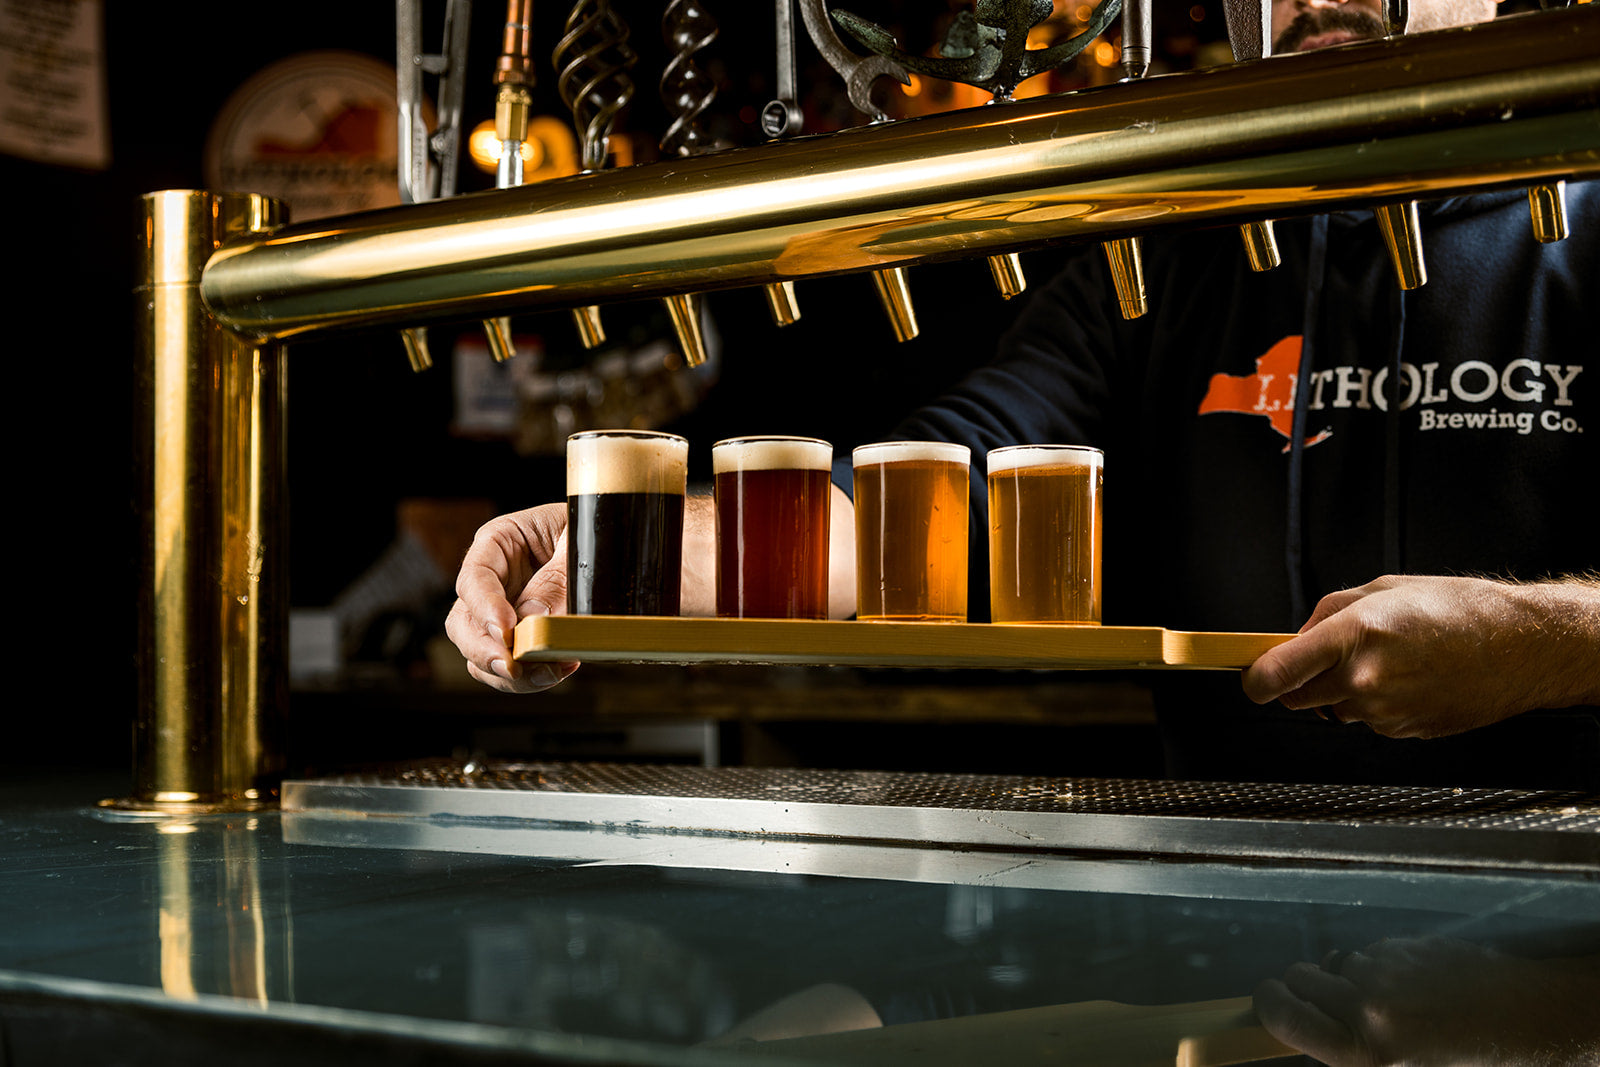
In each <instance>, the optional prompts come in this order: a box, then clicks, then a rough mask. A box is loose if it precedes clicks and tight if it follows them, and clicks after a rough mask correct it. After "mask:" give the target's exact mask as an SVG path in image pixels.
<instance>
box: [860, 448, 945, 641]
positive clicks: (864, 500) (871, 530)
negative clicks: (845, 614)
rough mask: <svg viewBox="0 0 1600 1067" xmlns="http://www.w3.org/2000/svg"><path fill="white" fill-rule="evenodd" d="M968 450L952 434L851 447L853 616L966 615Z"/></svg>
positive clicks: (925, 618)
mask: <svg viewBox="0 0 1600 1067" xmlns="http://www.w3.org/2000/svg"><path fill="white" fill-rule="evenodd" d="M971 455H972V453H971V450H970V449H968V448H967V447H966V446H965V445H958V444H951V443H950V442H947V441H883V442H878V443H875V444H868V445H862V446H861V447H859V448H857V449H855V450H854V451H853V452H852V453H851V463H852V466H853V468H854V472H855V509H856V618H858V619H862V620H866V621H873V622H966V621H967V515H968V511H969V508H968V491H969V482H968V468H969V466H970V460H971Z"/></svg>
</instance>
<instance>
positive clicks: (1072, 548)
mask: <svg viewBox="0 0 1600 1067" xmlns="http://www.w3.org/2000/svg"><path fill="white" fill-rule="evenodd" d="M988 463H989V608H990V615H991V618H992V619H993V620H994V621H995V622H1067V623H1091V624H1096V625H1098V624H1099V622H1100V541H1101V536H1102V533H1101V527H1102V525H1103V521H1104V519H1103V506H1102V503H1101V486H1102V483H1103V482H1104V479H1105V456H1104V454H1103V453H1102V452H1101V451H1100V450H1099V449H1098V448H1081V447H1077V446H1071V445H1016V446H1013V447H1010V448H997V449H995V450H994V451H992V452H990V453H989V457H988Z"/></svg>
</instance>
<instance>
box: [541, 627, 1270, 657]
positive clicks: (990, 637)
mask: <svg viewBox="0 0 1600 1067" xmlns="http://www.w3.org/2000/svg"><path fill="white" fill-rule="evenodd" d="M1292 636H1294V635H1293V634H1271V633H1196V632H1190V631H1184V630H1166V629H1162V628H1161V627H1159V626H1072V625H1022V624H1011V623H1007V624H996V623H943V622H853V621H852V622H846V621H826V622H821V621H796V620H790V619H712V618H668V617H664V616H620V615H547V616H536V617H532V618H527V619H523V620H522V621H521V622H519V623H518V624H517V629H516V635H515V640H514V642H513V645H512V655H513V656H514V657H515V658H516V659H518V660H589V661H592V662H610V663H796V664H812V665H816V666H854V667H923V668H927V667H989V668H1012V669H1016V668H1027V669H1041V670H1065V669H1099V670H1109V669H1126V668H1138V669H1184V670H1196V669H1216V670H1223V669H1239V668H1243V667H1248V666H1249V665H1250V664H1251V663H1253V662H1255V660H1256V658H1257V657H1258V656H1260V655H1261V654H1262V653H1263V652H1265V651H1266V650H1267V649H1269V648H1272V647H1273V646H1275V645H1279V644H1282V643H1283V642H1284V641H1287V640H1289V638H1290V637H1292Z"/></svg>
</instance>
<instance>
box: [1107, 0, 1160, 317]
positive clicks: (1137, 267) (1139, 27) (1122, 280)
mask: <svg viewBox="0 0 1600 1067" xmlns="http://www.w3.org/2000/svg"><path fill="white" fill-rule="evenodd" d="M1151 36H1152V29H1151V19H1150V0H1122V70H1123V79H1122V80H1123V81H1138V80H1139V79H1141V78H1143V77H1144V76H1145V73H1146V72H1147V71H1148V70H1149V69H1150V41H1151ZM1102 247H1103V248H1104V249H1105V253H1106V263H1107V264H1108V265H1109V266H1110V268H1111V284H1112V285H1113V286H1114V287H1115V288H1116V291H1117V308H1118V309H1119V310H1120V311H1121V312H1122V317H1123V318H1125V319H1136V318H1138V317H1139V316H1141V315H1143V314H1144V313H1145V312H1146V311H1148V310H1149V304H1148V303H1147V302H1146V300H1145V292H1144V260H1143V259H1142V258H1141V252H1142V250H1141V247H1140V240H1139V238H1137V237H1118V238H1114V239H1112V240H1110V241H1107V242H1105V243H1104V245H1102Z"/></svg>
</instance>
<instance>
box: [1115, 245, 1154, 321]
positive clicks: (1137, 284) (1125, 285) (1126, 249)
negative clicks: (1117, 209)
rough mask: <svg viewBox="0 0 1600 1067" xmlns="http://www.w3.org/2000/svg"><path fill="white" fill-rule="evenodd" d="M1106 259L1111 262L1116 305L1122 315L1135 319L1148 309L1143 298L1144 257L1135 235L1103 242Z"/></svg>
mask: <svg viewBox="0 0 1600 1067" xmlns="http://www.w3.org/2000/svg"><path fill="white" fill-rule="evenodd" d="M1104 247H1105V250H1106V261H1107V262H1108V263H1110V264H1111V281H1112V284H1113V285H1115V286H1116V287H1117V305H1118V306H1119V307H1120V308H1121V309H1122V317H1123V318H1125V319H1136V318H1138V317H1139V316H1140V315H1143V314H1144V313H1145V312H1146V311H1148V310H1150V306H1149V304H1147V303H1146V302H1145V298H1144V259H1143V258H1142V256H1141V255H1140V240H1139V238H1137V237H1119V238H1117V239H1116V240H1113V241H1107V242H1106V243H1105V246H1104Z"/></svg>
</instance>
